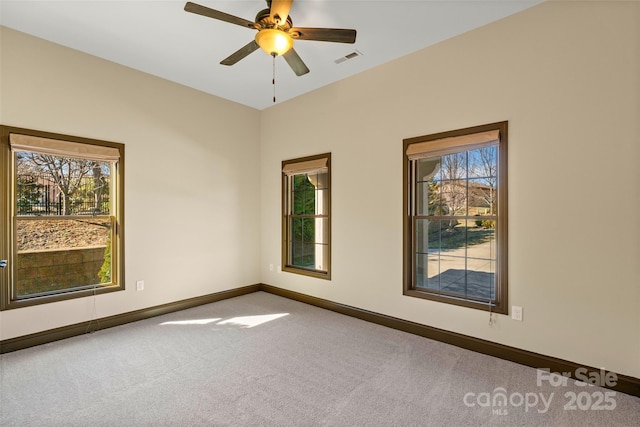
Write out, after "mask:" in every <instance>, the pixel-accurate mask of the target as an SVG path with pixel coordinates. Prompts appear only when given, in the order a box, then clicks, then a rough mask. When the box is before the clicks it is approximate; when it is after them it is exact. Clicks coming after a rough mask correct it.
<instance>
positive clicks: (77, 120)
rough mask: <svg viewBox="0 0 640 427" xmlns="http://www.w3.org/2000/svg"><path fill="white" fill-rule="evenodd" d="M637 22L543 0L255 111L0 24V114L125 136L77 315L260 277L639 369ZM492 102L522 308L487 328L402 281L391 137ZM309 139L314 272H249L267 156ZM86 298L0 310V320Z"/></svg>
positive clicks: (269, 202) (52, 312)
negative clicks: (120, 241)
mask: <svg viewBox="0 0 640 427" xmlns="http://www.w3.org/2000/svg"><path fill="white" fill-rule="evenodd" d="M639 26H640V4H638V3H637V2H552V3H546V4H543V5H541V6H538V7H534V8H532V9H529V10H527V11H525V12H522V13H520V14H518V15H514V16H512V17H509V18H506V19H504V20H502V21H499V22H497V23H494V24H491V25H488V26H486V27H483V28H480V29H477V30H474V31H472V32H469V33H467V34H464V35H462V36H459V37H457V38H454V39H451V40H449V41H446V42H443V43H440V44H438V45H435V46H433V47H430V48H427V49H425V50H423V51H420V52H417V53H415V54H412V55H409V56H407V57H404V58H401V59H399V60H397V61H394V62H392V63H389V64H386V65H383V66H381V67H378V68H376V69H373V70H371V71H368V72H365V73H362V74H360V75H357V76H354V77H352V78H350V79H347V80H344V81H341V82H338V83H335V84H333V85H330V86H327V87H324V88H321V89H319V90H317V91H315V92H312V93H310V94H307V95H304V96H301V97H299V98H297V99H294V100H291V101H289V102H286V103H283V104H280V105H276V106H274V107H271V108H269V109H267V110H264V111H262V112H259V111H256V110H252V109H250V108H246V107H242V106H239V105H237V104H234V103H231V102H228V101H224V100H221V99H218V98H215V97H212V96H209V95H205V94H202V93H199V92H196V91H193V90H190V89H187V88H184V87H182V86H179V85H175V84H172V83H169V82H166V81H163V80H160V79H156V78H154V77H151V76H148V75H145V74H142V73H139V72H136V71H133V70H130V69H127V68H124V67H121V66H118V65H115V64H112V63H109V62H106V61H102V60H99V59H96V58H93V57H90V56H87V55H84V54H81V53H78V52H74V51H71V50H69V49H65V48H63V47H60V46H56V45H52V44H50V43H47V42H44V41H41V40H38V39H35V38H32V37H29V36H25V35H23V34H20V33H16V32H14V31H11V30H6V29H2V33H1V37H2V40H1V42H2V46H1V47H2V53H1V55H2V56H1V63H0V67H1V68H0V73H1V76H0V77H1V79H0V84H1V86H0V108H1V110H0V122H1V123H2V124H6V125H12V126H22V127H28V128H34V129H39V130H46V131H51V132H60V133H67V134H74V135H78V136H85V137H94V138H100V139H107V140H113V141H118V142H124V143H125V144H126V162H127V171H126V173H127V175H126V186H127V189H126V191H127V195H126V255H127V264H126V276H127V286H128V288H127V290H126V291H125V292H117V293H112V294H107V295H101V296H99V297H98V298H97V299H96V310H97V315H98V316H99V317H102V316H108V315H112V314H118V313H124V312H128V311H131V310H135V309H139V308H144V307H149V306H153V305H157V304H162V303H165V302H170V301H175V300H180V299H184V298H189V297H193V296H198V295H203V294H207V293H211V292H216V291H220V290H224V289H229V288H235V287H239V286H243V285H247V284H253V283H257V282H260V281H262V282H264V283H269V284H273V285H277V286H280V287H283V288H286V289H291V290H294V291H298V292H303V293H306V294H309V295H313V296H318V297H321V298H326V299H329V300H332V301H336V302H340V303H345V304H349V305H352V306H356V307H360V308H363V309H367V310H373V311H376V312H380V313H384V314H388V315H391V316H395V317H399V318H402V319H407V320H411V321H415V322H419V323H423V324H426V325H430V326H434V327H438V328H443V329H447V330H450V331H455V332H460V333H463V334H467V335H470V336H474V337H478V338H482V339H487V340H491V341H495V342H499V343H503V344H507V345H511V346H514V347H518V348H522V349H525V350H530V351H534V352H537V353H542V354H546V355H550V356H554V357H559V358H563V359H567V360H571V361H574V362H578V363H582V364H585V365H589V366H595V367H605V368H606V369H610V370H614V371H617V372H620V373H623V374H627V375H632V376H635V377H640V334H638V330H640V310H638V307H640V263H639V262H638V260H639V259H640V243H639V242H640V223H639V222H638V221H637V219H636V217H637V212H639V211H640V186H639V182H640V168H638V166H637V162H638V159H639V158H640V121H639V120H638V117H640V77H639V76H640V54H639V53H638V52H640V41H639V40H640V29H639ZM283 120H286V121H287V123H288V124H287V135H286V136H287V138H286V139H285V138H283V137H282V133H281V122H282V121H283ZM501 120H509V126H510V135H509V136H510V140H509V143H510V157H509V162H510V174H509V185H510V188H509V197H510V205H509V206H510V224H509V232H510V247H509V257H510V273H509V280H510V284H511V286H510V304H511V305H520V306H522V307H524V321H523V322H516V321H513V320H511V319H510V318H508V317H506V316H497V323H496V324H494V325H493V326H489V324H488V320H489V319H488V314H487V313H484V312H480V311H477V310H472V309H466V308H462V307H457V306H450V305H446V304H439V303H436V302H433V301H427V300H421V299H416V298H410V297H405V296H403V295H402V283H401V280H402V206H401V204H402V190H401V189H402V176H401V171H402V139H403V138H408V137H413V136H419V135H424V134H429V133H433V132H439V131H445V130H451V129H457V128H461V127H467V126H473V125H478V124H483V123H490V122H495V121H501ZM328 151H330V152H332V168H333V169H332V179H333V185H334V188H333V200H332V202H333V203H332V206H333V253H332V255H333V271H332V277H333V278H332V280H331V281H324V280H320V279H313V278H308V277H302V276H299V275H294V274H290V273H282V272H278V271H277V268H275V269H274V271H270V269H269V265H270V264H274V265H276V266H277V265H279V264H280V200H281V199H280V172H279V170H280V162H281V161H282V160H284V159H290V158H294V157H299V156H305V155H311V154H318V153H323V152H328ZM252 154H253V155H252ZM259 203H261V209H260V208H257V204H259ZM149 212H153V213H155V214H150V213H149ZM158 212H159V214H158ZM605 214H614V215H616V216H615V217H604V216H603V215H605ZM138 279H144V280H145V281H146V290H145V291H143V292H136V291H135V281H136V280H138ZM92 310H93V300H91V299H88V298H84V299H78V300H73V301H65V302H59V303H54V304H49V305H46V306H39V307H31V308H25V309H19V310H11V311H5V312H2V313H0V322H1V325H0V335H1V336H0V338H1V339H8V338H12V337H15V336H20V335H24V334H28V333H32V332H37V331H41V330H46V329H50V328H53V327H57V326H63V325H67V324H73V323H77V322H80V321H83V320H88V319H89V318H90V316H91V312H92Z"/></svg>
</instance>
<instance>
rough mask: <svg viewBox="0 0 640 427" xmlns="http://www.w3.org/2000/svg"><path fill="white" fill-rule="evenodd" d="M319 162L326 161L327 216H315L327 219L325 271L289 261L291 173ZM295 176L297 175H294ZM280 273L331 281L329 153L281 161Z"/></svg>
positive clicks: (302, 170)
mask: <svg viewBox="0 0 640 427" xmlns="http://www.w3.org/2000/svg"><path fill="white" fill-rule="evenodd" d="M321 160H324V161H326V163H324V164H326V169H327V191H328V197H327V204H328V206H327V214H326V215H317V217H323V218H326V219H327V223H326V224H327V228H328V230H327V236H328V242H327V245H328V253H327V259H326V260H325V262H324V265H325V266H326V269H324V270H315V269H308V268H302V267H299V266H295V265H292V264H291V262H290V260H291V258H290V253H291V251H290V246H289V243H290V233H291V230H290V225H289V224H290V221H289V220H290V217H291V216H290V215H289V203H290V198H291V189H290V188H289V181H290V176H289V175H292V173H291V172H289V173H287V171H294V172H300V173H304V171H305V168H306V167H310V168H315V167H316V166H317V164H319V163H322V162H319V161H321ZM296 174H297V173H296ZM281 245H282V271H286V272H289V273H296V274H301V275H304V276H309V277H315V278H319V279H325V280H331V153H324V154H317V155H314V156H307V157H301V158H297V159H290V160H283V161H282V239H281Z"/></svg>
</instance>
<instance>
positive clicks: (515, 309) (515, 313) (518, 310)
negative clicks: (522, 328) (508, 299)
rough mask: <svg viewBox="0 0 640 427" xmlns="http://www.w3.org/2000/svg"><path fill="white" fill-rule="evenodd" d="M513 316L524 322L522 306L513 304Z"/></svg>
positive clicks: (514, 318)
mask: <svg viewBox="0 0 640 427" xmlns="http://www.w3.org/2000/svg"><path fill="white" fill-rule="evenodd" d="M511 318H512V319H513V320H518V321H520V322H522V307H518V306H517V305H512V306H511Z"/></svg>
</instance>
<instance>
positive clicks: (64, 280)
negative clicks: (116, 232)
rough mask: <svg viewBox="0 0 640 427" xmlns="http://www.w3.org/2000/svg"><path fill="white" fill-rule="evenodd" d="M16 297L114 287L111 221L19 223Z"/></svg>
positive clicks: (73, 220) (33, 221)
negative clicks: (103, 285) (73, 289)
mask: <svg viewBox="0 0 640 427" xmlns="http://www.w3.org/2000/svg"><path fill="white" fill-rule="evenodd" d="M15 229H16V241H17V260H16V269H15V278H14V283H15V293H16V294H17V296H18V297H25V296H29V295H33V294H37V293H41V292H51V291H60V290H68V289H72V288H76V287H82V286H87V285H99V284H108V283H111V281H112V280H111V278H112V268H111V236H112V220H111V219H110V218H91V219H86V220H78V219H50V218H47V219H21V218H17V219H16V228H15Z"/></svg>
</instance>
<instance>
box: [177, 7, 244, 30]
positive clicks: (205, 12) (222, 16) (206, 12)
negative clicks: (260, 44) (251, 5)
mask: <svg viewBox="0 0 640 427" xmlns="http://www.w3.org/2000/svg"><path fill="white" fill-rule="evenodd" d="M184 10H185V11H187V12H191V13H195V14H197V15H202V16H206V17H208V18H213V19H217V20H219V21H224V22H229V23H231V24H236V25H240V26H241V27H247V28H256V23H255V22H253V21H249V20H247V19H244V18H239V17H237V16H233V15H229V14H228V13H224V12H220V11H219V10H215V9H211V8H208V7H206V6H201V5H199V4H196V3H191V2H190V1H188V2H187V4H185V5H184Z"/></svg>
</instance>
